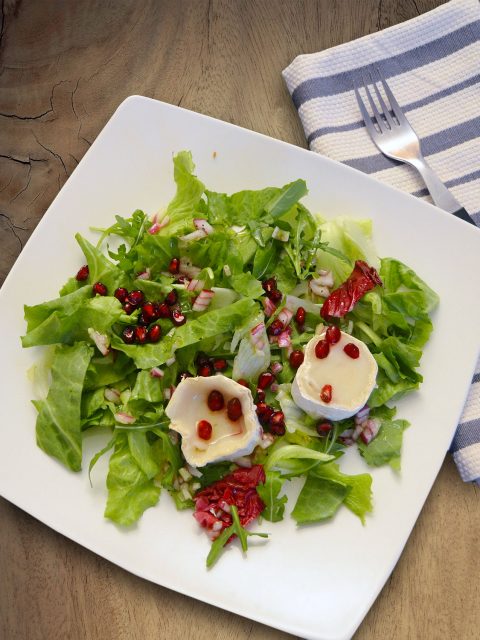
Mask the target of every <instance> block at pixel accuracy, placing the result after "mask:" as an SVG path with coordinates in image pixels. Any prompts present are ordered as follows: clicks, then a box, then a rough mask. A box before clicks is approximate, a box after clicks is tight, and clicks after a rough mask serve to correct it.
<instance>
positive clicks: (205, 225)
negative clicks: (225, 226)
mask: <svg viewBox="0 0 480 640" xmlns="http://www.w3.org/2000/svg"><path fill="white" fill-rule="evenodd" d="M193 224H194V226H195V229H201V230H202V231H204V232H205V234H206V235H207V236H209V235H210V234H211V233H213V231H214V229H213V227H212V225H211V224H210V223H209V222H208V221H207V220H203V219H202V218H195V220H194V221H193Z"/></svg>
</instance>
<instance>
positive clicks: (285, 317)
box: [278, 307, 293, 327]
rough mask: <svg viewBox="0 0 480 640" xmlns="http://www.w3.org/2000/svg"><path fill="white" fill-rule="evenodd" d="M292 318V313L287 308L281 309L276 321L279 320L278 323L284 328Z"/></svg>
mask: <svg viewBox="0 0 480 640" xmlns="http://www.w3.org/2000/svg"><path fill="white" fill-rule="evenodd" d="M292 318H293V313H292V312H291V311H290V309H287V307H283V309H282V310H281V311H280V313H279V314H278V320H280V322H281V323H282V324H283V326H284V327H286V326H287V325H288V324H289V322H290V320H291V319H292Z"/></svg>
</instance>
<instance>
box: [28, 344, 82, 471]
mask: <svg viewBox="0 0 480 640" xmlns="http://www.w3.org/2000/svg"><path fill="white" fill-rule="evenodd" d="M92 353H93V349H92V347H90V346H88V345H87V344H85V343H84V342H78V343H77V344H75V345H73V346H71V347H69V346H59V347H57V348H56V350H55V355H54V359H53V364H52V384H51V386H50V390H49V392H48V395H47V397H46V399H45V400H39V401H37V402H35V406H36V407H37V409H38V412H39V414H38V417H37V424H36V433H37V444H38V446H39V447H40V448H41V449H43V450H44V451H45V453H48V455H50V456H53V457H55V458H57V459H58V460H60V462H62V463H63V464H64V465H65V466H67V467H68V468H69V469H72V471H79V470H80V469H81V466H82V435H81V428H80V412H81V399H82V388H83V380H84V378H85V373H86V371H87V367H88V363H89V362H90V358H91V357H92Z"/></svg>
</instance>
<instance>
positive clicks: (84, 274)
mask: <svg viewBox="0 0 480 640" xmlns="http://www.w3.org/2000/svg"><path fill="white" fill-rule="evenodd" d="M89 275H90V270H89V268H88V264H84V265H83V267H80V269H79V270H78V271H77V275H76V276H75V277H76V279H77V280H78V282H83V281H84V280H86V279H87V278H88V276H89Z"/></svg>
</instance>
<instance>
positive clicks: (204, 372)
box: [198, 363, 213, 378]
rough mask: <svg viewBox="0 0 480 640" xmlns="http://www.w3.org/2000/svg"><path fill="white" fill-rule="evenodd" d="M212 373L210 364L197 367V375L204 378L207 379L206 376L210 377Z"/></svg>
mask: <svg viewBox="0 0 480 640" xmlns="http://www.w3.org/2000/svg"><path fill="white" fill-rule="evenodd" d="M212 373H213V370H212V365H211V364H210V363H208V364H202V365H200V366H199V367H198V375H199V376H202V377H204V378H208V376H211V375H212Z"/></svg>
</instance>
